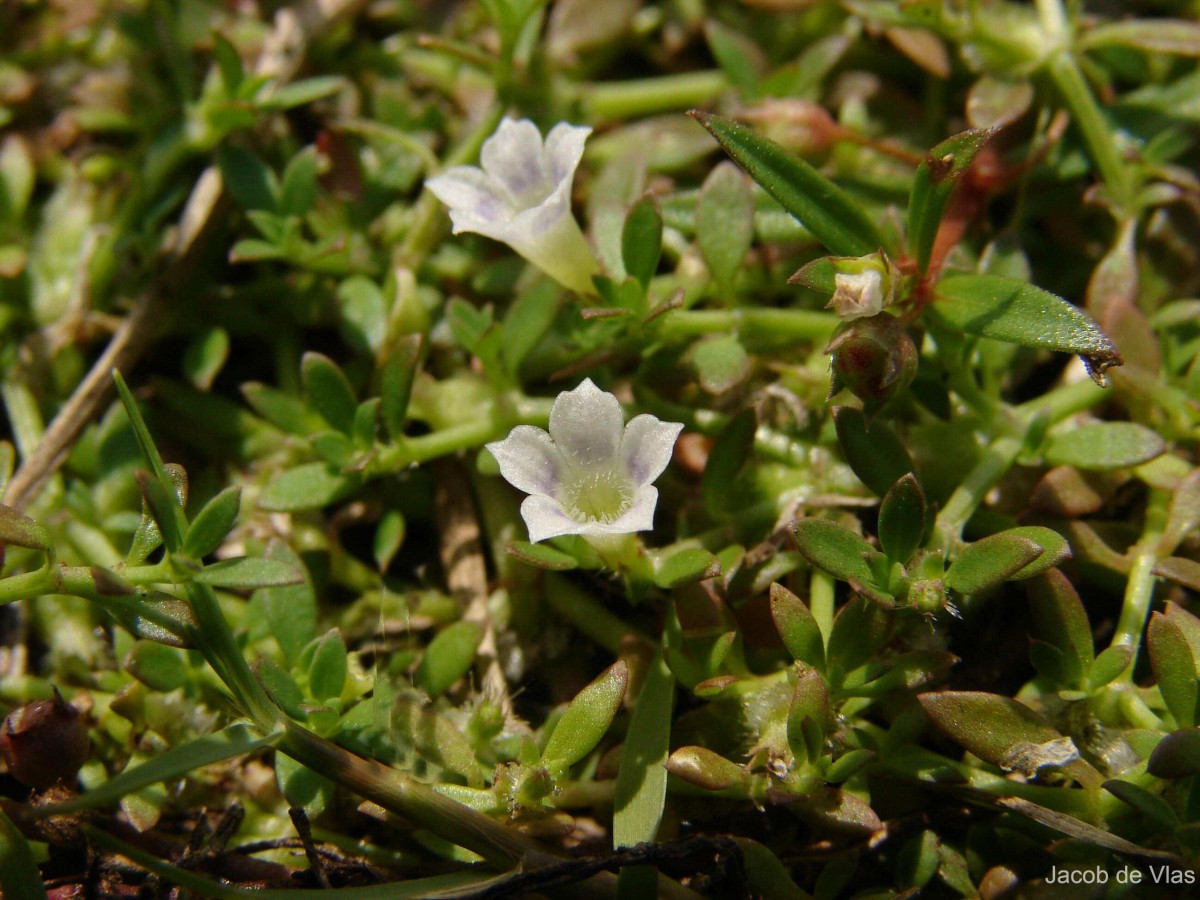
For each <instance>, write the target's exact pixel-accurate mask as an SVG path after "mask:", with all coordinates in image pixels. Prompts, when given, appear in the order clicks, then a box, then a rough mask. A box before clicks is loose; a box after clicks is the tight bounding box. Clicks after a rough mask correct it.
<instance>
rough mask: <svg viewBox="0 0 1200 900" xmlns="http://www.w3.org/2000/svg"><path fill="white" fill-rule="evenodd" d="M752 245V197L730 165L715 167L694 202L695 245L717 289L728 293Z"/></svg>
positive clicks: (742, 180) (743, 179)
mask: <svg viewBox="0 0 1200 900" xmlns="http://www.w3.org/2000/svg"><path fill="white" fill-rule="evenodd" d="M753 242H754V193H753V191H752V190H751V188H750V180H749V179H748V178H746V176H745V175H744V174H743V173H742V172H741V170H739V169H738V167H737V166H735V165H734V164H733V163H731V162H728V161H726V162H722V163H720V164H719V165H718V166H716V167H715V168H714V169H713V170H712V172H710V173H709V176H708V177H707V178H706V179H704V184H703V185H701V187H700V196H699V198H698V199H697V200H696V243H697V244H699V245H700V253H701V255H703V257H704V261H705V263H706V264H707V265H708V270H709V272H711V273H712V276H713V279H714V280H715V281H716V282H717V285H718V286H719V287H720V288H721V289H722V290H724V291H728V290H730V288H731V287H732V286H733V283H734V279H735V278H736V277H737V273H738V270H739V269H740V268H741V266H742V261H743V260H744V259H745V258H746V253H747V252H748V251H749V250H750V245H751V244H752V243H753Z"/></svg>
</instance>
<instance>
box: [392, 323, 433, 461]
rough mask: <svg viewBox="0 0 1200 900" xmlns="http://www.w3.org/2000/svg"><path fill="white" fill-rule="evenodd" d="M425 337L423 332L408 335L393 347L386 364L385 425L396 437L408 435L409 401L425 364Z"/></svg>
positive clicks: (395, 438) (393, 437)
mask: <svg viewBox="0 0 1200 900" xmlns="http://www.w3.org/2000/svg"><path fill="white" fill-rule="evenodd" d="M424 344H425V341H424V338H423V336H422V335H419V334H407V335H405V336H404V337H402V338H400V339H399V340H397V341H396V342H395V344H394V345H393V346H392V349H391V353H389V354H388V357H387V361H386V362H385V363H384V364H383V377H382V391H381V400H382V407H381V409H382V412H383V424H384V427H385V428H387V432H388V435H389V436H390V437H391V438H392V440H394V441H396V440H400V438H401V437H403V436H404V423H405V421H406V420H407V417H408V401H409V399H410V398H411V397H412V386H413V379H414V378H415V377H416V374H417V369H418V367H419V366H420V364H421V354H422V351H423V349H424Z"/></svg>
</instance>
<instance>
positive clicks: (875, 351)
mask: <svg viewBox="0 0 1200 900" xmlns="http://www.w3.org/2000/svg"><path fill="white" fill-rule="evenodd" d="M825 352H826V353H829V354H831V355H832V356H833V382H832V384H831V385H830V392H829V396H830V397H832V396H833V395H834V394H836V393H837V392H838V391H840V390H841V389H842V388H849V389H850V390H851V392H852V393H853V394H854V396H856V397H858V398H859V399H860V400H862V402H863V408H864V411H865V412H866V413H867V415H868V416H870V415H873V414H874V413H875V412H876V411H877V410H878V409H879V408H880V407H882V406H883V405H884V404H885V403H887V402H888V401H889V400H891V399H892V398H893V397H894V396H896V394H898V393H899V392H900V391H902V390H904V388H906V387H908V386H909V384H911V383H912V380H913V377H914V376H915V375H916V374H917V348H916V345H915V344H913V342H912V338H910V337H909V336H908V332H907V331H905V330H904V325H903V324H901V322H900V320H899V319H897V318H896V317H895V316H892V315H889V314H888V313H880V314H879V315H876V316H871V317H870V318H866V319H855V320H854V321H853V322H847V323H845V324H843V325H842V326H840V327H839V328H838V330H837V331H835V332H834V333H833V340H831V341H830V342H829V346H828V347H826V348H825Z"/></svg>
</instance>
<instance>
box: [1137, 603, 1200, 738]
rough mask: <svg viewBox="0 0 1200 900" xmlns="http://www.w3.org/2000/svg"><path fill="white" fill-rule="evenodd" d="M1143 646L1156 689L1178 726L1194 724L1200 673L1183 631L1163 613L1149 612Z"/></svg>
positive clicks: (1188, 726)
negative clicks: (1156, 685)
mask: <svg viewBox="0 0 1200 900" xmlns="http://www.w3.org/2000/svg"><path fill="white" fill-rule="evenodd" d="M1146 647H1147V649H1148V650H1149V653H1150V667H1151V668H1152V669H1153V670H1154V679H1155V681H1157V682H1158V690H1159V692H1160V693H1161V694H1162V697H1163V701H1164V702H1165V703H1166V704H1167V709H1168V710H1170V712H1171V715H1172V716H1174V717H1175V722H1176V724H1178V725H1179V727H1180V728H1191V727H1193V726H1195V725H1196V724H1197V717H1196V712H1197V709H1196V707H1197V698H1198V694H1200V675H1198V674H1197V664H1196V657H1195V655H1194V654H1193V652H1192V646H1191V644H1190V643H1189V642H1188V640H1187V637H1186V636H1185V635H1184V633H1183V630H1182V629H1181V628H1180V627H1179V626H1178V625H1177V624H1176V623H1175V622H1173V621H1171V619H1170V618H1168V617H1167V616H1164V615H1163V614H1162V613H1157V612H1156V613H1152V614H1151V616H1150V624H1149V626H1148V627H1147V628H1146Z"/></svg>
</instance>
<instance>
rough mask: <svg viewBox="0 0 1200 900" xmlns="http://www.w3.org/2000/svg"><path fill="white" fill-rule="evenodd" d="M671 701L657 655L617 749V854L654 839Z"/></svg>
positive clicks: (663, 792) (668, 678) (671, 683)
mask: <svg viewBox="0 0 1200 900" xmlns="http://www.w3.org/2000/svg"><path fill="white" fill-rule="evenodd" d="M674 696H675V679H674V677H673V676H672V675H671V670H670V669H668V668H667V666H666V663H665V662H664V661H663V658H662V654H661V653H659V654H658V655H657V656H655V658H654V661H653V662H652V663H651V664H650V666H649V667H648V669H647V672H646V678H645V680H644V681H643V682H642V690H641V692H640V693H639V694H638V697H637V702H636V703H635V704H634V707H633V715H632V718H631V720H630V722H629V731H628V732H626V734H625V743H624V744H623V746H622V747H621V762H620V766H619V768H618V769H617V784H616V790H615V792H614V794H613V846H614V847H615V848H617V849H620V848H622V847H632V846H634V845H635V844H640V843H643V842H645V841H653V840H654V839H655V838H656V837H657V836H658V826H659V823H660V822H661V821H662V813H663V804H664V802H665V800H666V797H667V769H666V761H667V753H668V752H669V750H670V739H671V710H672V707H673V705H674V703H673V701H674ZM559 724H560V725H561V724H562V723H561V722H560V723H559ZM555 731H556V732H557V728H556V729H555Z"/></svg>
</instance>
